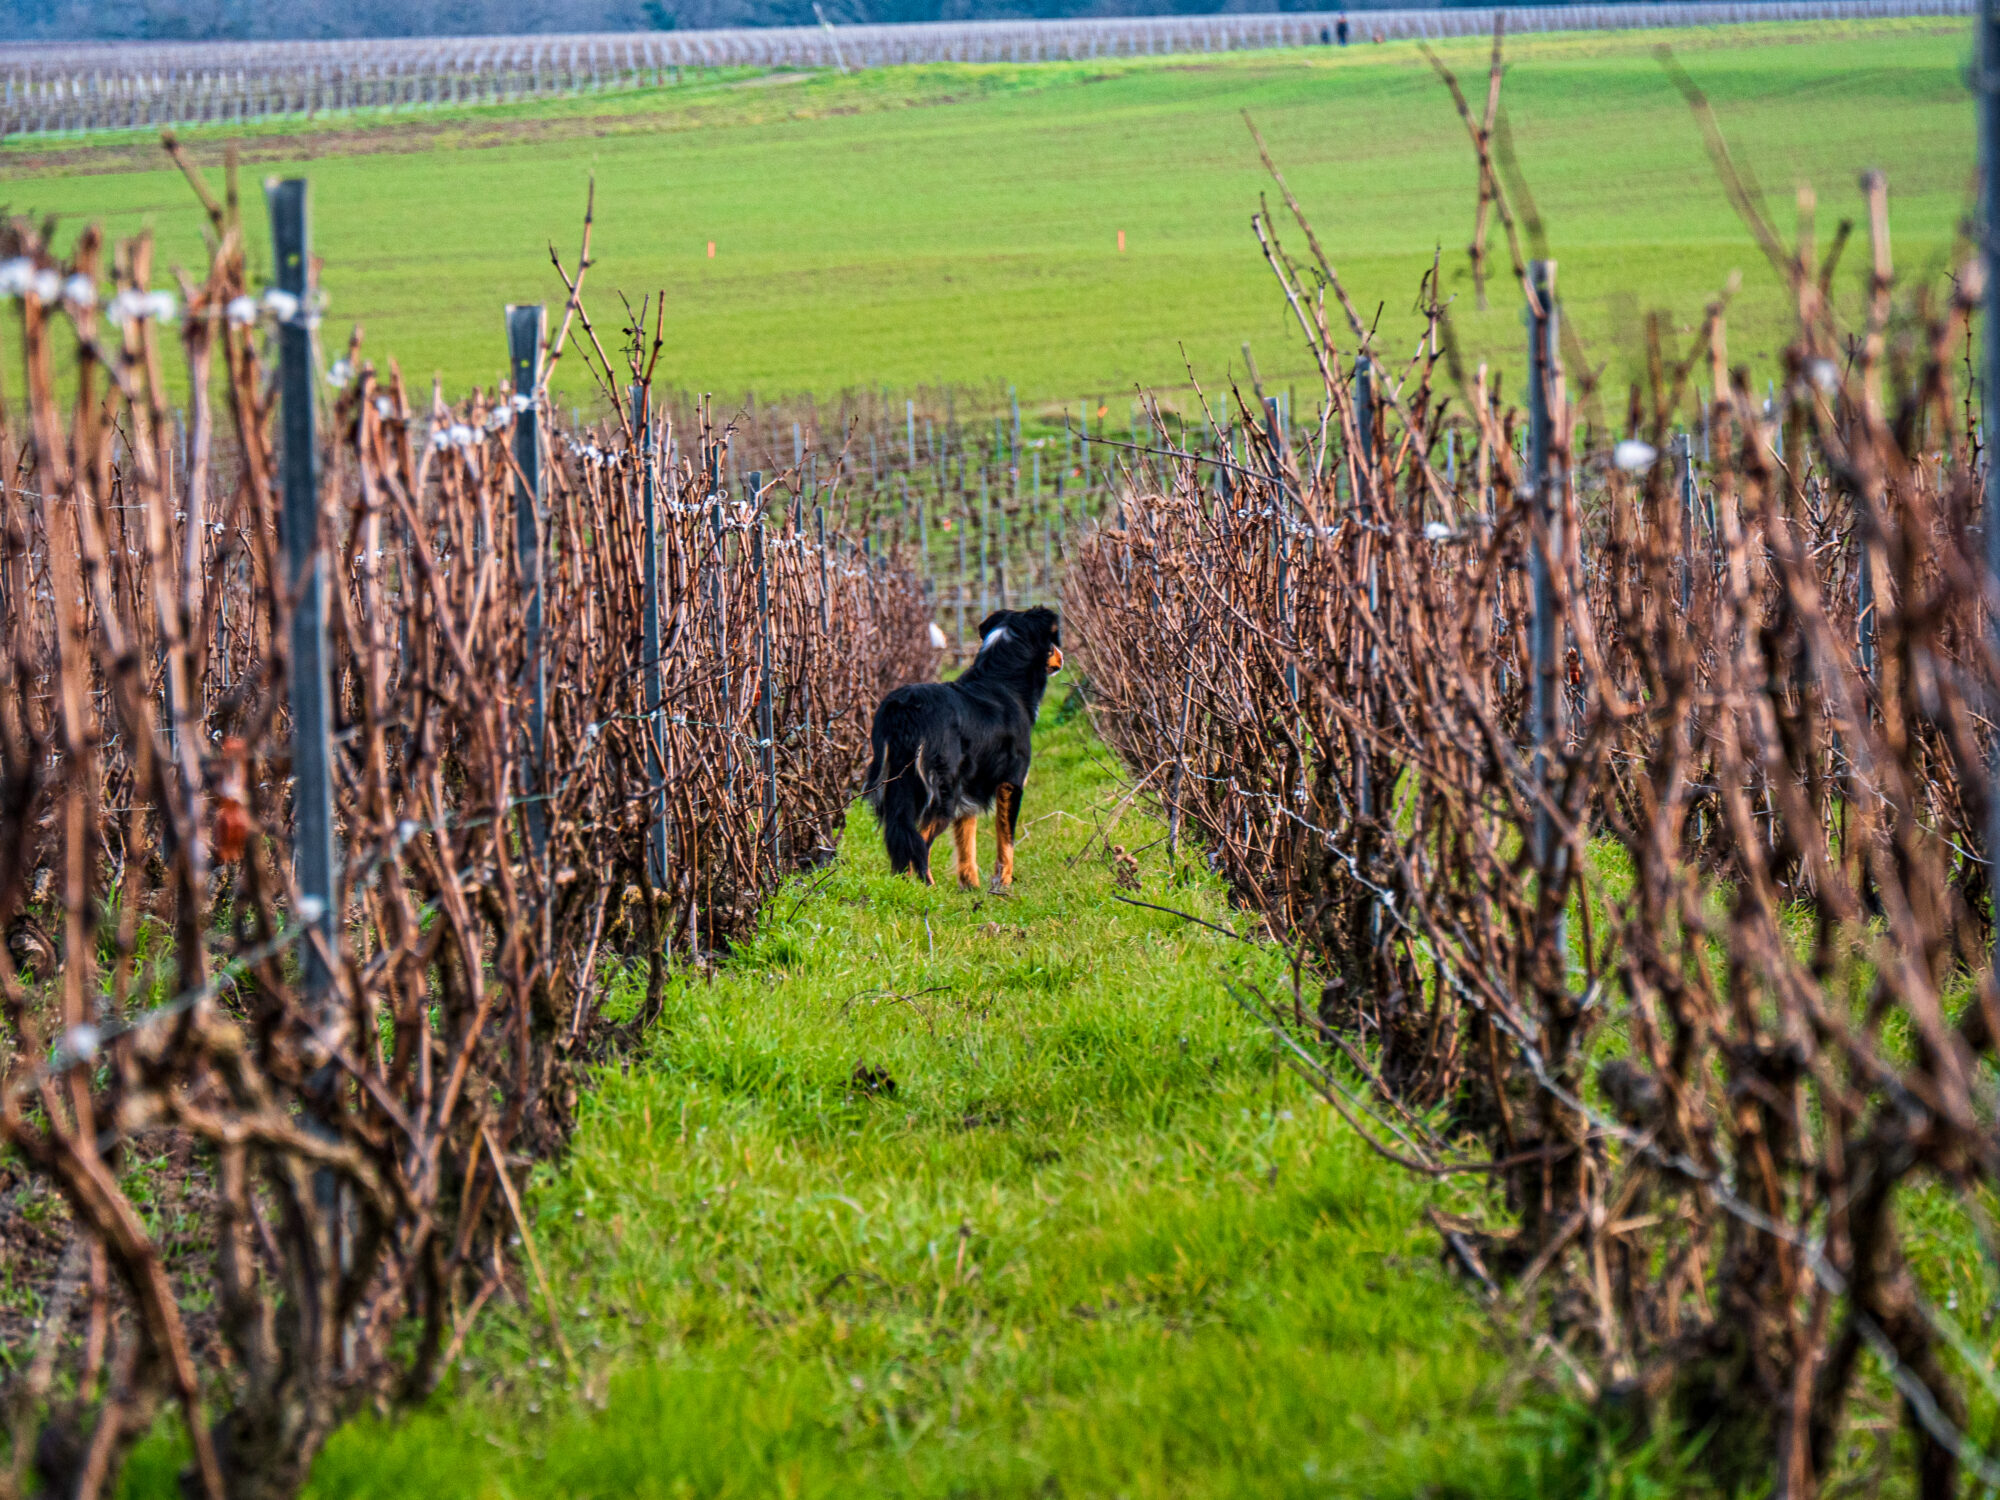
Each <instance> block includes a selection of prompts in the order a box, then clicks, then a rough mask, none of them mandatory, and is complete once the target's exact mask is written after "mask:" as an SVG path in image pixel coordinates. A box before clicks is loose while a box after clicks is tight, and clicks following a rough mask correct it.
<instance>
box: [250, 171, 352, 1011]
mask: <svg viewBox="0 0 2000 1500" xmlns="http://www.w3.org/2000/svg"><path fill="white" fill-rule="evenodd" d="M264 196H265V200H266V202H267V203H268V205H269V207H270V211H271V251H272V255H273V256H274V258H275V259H276V262H277V272H278V290H279V291H281V292H285V293H288V294H289V295H290V296H292V297H293V298H295V299H296V310H295V311H294V312H293V313H292V315H291V316H290V317H288V318H287V319H285V321H284V323H283V324H282V325H281V326H280V328H279V332H278V353H279V368H280V375H279V389H280V391H281V392H282V396H283V400H282V410H281V414H280V418H279V420H280V423H281V431H282V433H283V436H284V492H285V498H284V537H283V541H284V547H285V594H286V599H287V602H288V603H289V604H290V605H291V610H292V632H291V635H292V640H291V662H290V675H291V681H290V683H289V688H290V693H291V700H292V815H293V830H292V849H293V869H294V876H295V878H296V880H297V882H298V889H299V910H298V913H297V915H298V918H299V921H300V923H301V924H302V925H303V926H306V927H311V928H316V929H317V930H318V931H319V932H320V934H321V935H322V936H323V938H324V939H325V943H326V953H330V952H331V951H332V948H333V943H334V936H335V933H336V931H337V930H338V929H337V927H336V922H335V918H336V915H337V914H336V912H335V910H334V902H335V895H336V887H337V884H338V880H339V876H338V870H337V865H336V859H335V853H334V845H333V764H332V762H333V742H332V738H331V730H332V726H333V688H332V681H331V678H330V677H329V675H328V670H327V642H326V607H327V605H326V565H325V562H324V560H323V559H322V558H321V556H320V538H319V522H320V515H319V450H318V436H317V433H316V432H315V430H314V429H315V424H314V418H313V360H312V332H311V318H312V313H311V311H310V305H309V298H310V295H311V291H312V287H311V275H310V263H311V241H310V233H309V228H308V223H307V216H306V182H305V179H304V178H302V177H292V178H286V179H285V180H283V181H278V180H275V179H274V180H272V181H270V182H267V183H265V185H264ZM302 970H303V973H304V978H305V989H306V995H307V998H308V1000H309V1001H310V1002H312V1003H313V1005H314V1008H315V1009H318V1010H324V1009H325V1008H326V1007H327V1006H328V1005H329V1004H330V1003H331V1002H332V999H333V993H332V992H333V971H332V969H331V967H330V966H329V964H328V962H327V959H326V956H325V954H323V953H322V951H321V949H320V948H319V947H318V946H317V945H315V944H312V943H307V944H306V945H305V947H304V950H303V953H302Z"/></svg>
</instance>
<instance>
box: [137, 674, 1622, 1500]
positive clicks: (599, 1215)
mask: <svg viewBox="0 0 2000 1500" xmlns="http://www.w3.org/2000/svg"><path fill="white" fill-rule="evenodd" d="M1055 717H1056V715H1055V714H1054V712H1046V713H1045V714H1044V729H1043V732H1042V734H1041V737H1040V751H1039V758H1038V760H1037V764H1036V775H1035V781H1034V784H1033V786H1032V787H1031V789H1030V793H1029V798H1028V808H1027V826H1028V828H1029V830H1030V831H1029V834H1028V836H1027V838H1026V839H1025V840H1024V842H1023V843H1022V845H1021V859H1020V872H1019V873H1020V880H1019V885H1018V894H1017V895H1016V896H1015V897H1013V898H1012V899H994V898H991V897H986V896H980V897H973V896H966V895H962V894H960V893H959V892H958V891H956V890H955V889H946V888H943V887H940V888H938V889H936V890H934V891H924V890H920V889H919V888H917V887H916V886H914V885H912V884H910V883H909V882H907V881H898V880H892V879H891V878H889V877H888V875H887V874H886V867H885V862H884V860H883V857H882V853H881V848H880V843H879V840H878V839H877V837H876V836H875V833H874V830H873V826H872V824H871V823H870V822H869V820H868V818H867V816H866V814H865V812H858V813H857V815H856V818H855V825H854V827H853V828H852V830H851V832H850V834H849V836H848V838H847V840H846V843H845V846H844V849H843V853H842V856H841V859H840V861H839V863H838V864H837V865H836V866H835V867H834V868H833V870H832V872H831V874H830V875H829V876H828V877H827V878H826V879H825V880H824V882H823V883H822V884H821V885H819V887H818V888H817V890H816V891H815V892H813V893H811V894H804V887H803V883H802V884H801V886H800V888H799V890H798V891H797V892H795V893H794V894H793V895H791V896H789V897H787V898H786V899H784V900H781V901H780V902H778V903H777V904H776V905H775V906H774V908H773V909H772V914H771V916H770V917H769V919H768V920H767V921H766V923H765V925H764V927H763V929H762V930H761V932H760V934H759V936H758V938H757V940H756V941H755V942H754V943H753V944H751V945H749V946H748V947H746V948H745V949H744V950H742V951H740V952H739V953H738V954H736V955H735V956H734V957H733V958H732V959H731V960H730V961H728V962H727V963H726V964H725V965H724V966H723V968H722V970H721V972H720V973H719V974H718V975H717V976H716V978H715V979H714V981H713V982H712V983H710V982H704V981H701V980H691V981H689V982H688V983H686V984H684V985H681V986H679V987H677V988H676V989H675V991H674V993H673V996H672V999H671V1002H670V1004H669V1008H668V1012H667V1015H666V1017H665V1019H664V1021H663V1022H662V1024H661V1026H660V1027H659V1029H658V1032H657V1039H656V1043H655V1046H654V1049H653V1052H652V1055H651V1057H650V1058H648V1059H646V1060H644V1061H642V1062H640V1063H638V1064H635V1065H634V1066H632V1067H630V1068H629V1069H627V1070H624V1071H622V1072H614V1073H611V1074H608V1075H607V1076H605V1077H604V1078H603V1079H602V1081H601V1084H600V1086H599V1088H598V1089H597V1091H596V1092H595V1094H594V1095H593V1097H592V1099H591V1101H590V1104H589V1106H588V1109H587V1114H586V1118H585V1121H584V1123H583V1126H582V1129H581V1131H580V1133H579V1135H578V1138H577V1140H576V1143H575V1149H574V1152H573V1154H572V1157H571V1160H570V1161H569V1163H568V1165H567V1166H565V1167H564V1168H563V1169H561V1170H560V1171H557V1172H553V1173H549V1174H545V1175H544V1176H543V1178H542V1179H541V1180H540V1181H539V1182H538V1183H537V1186H536V1188H535V1191H534V1193H533V1197H532V1200H531V1201H532V1204H533V1210H534V1212H535V1214H536V1216H537V1234H538V1238H539V1240H540V1246H541V1250H542V1254H543V1256H544V1258H545V1260H546V1261H547V1262H548V1264H549V1267H550V1273H551V1276H552V1278H553V1280H554V1283H555V1285H556V1286H557V1287H558V1288H559V1289H560V1291H559V1294H558V1295H559V1299H560V1303H561V1311H562V1315H563V1319H564V1322H565V1325H566V1328H567V1332H568V1335H569V1337H570V1339H571V1341H572V1342H573V1343H574V1344H575V1345H576V1346H577V1347H578V1349H579V1351H580V1353H581V1354H582V1356H583V1362H584V1365H585V1367H586V1371H587V1374H586V1376H585V1378H584V1380H583V1382H582V1388H581V1391H579V1390H578V1388H577V1387H575V1386H571V1385H567V1384H566V1383H565V1382H564V1381H563V1379H562V1378H561V1369H560V1364H559V1363H557V1364H555V1365H554V1366H553V1367H551V1359H552V1357H553V1356H554V1354H555V1351H554V1350H553V1349H552V1348H551V1347H549V1342H548V1338H547V1334H546V1330H545V1328H544V1326H543V1325H542V1323H541V1321H540V1319H539V1317H537V1316H535V1315H533V1313H532V1312H531V1311H526V1310H520V1309H515V1310H512V1311H502V1312H500V1313H498V1314H497V1315H496V1317H495V1321H493V1322H492V1323H490V1324H489V1325H488V1328H487V1330H486V1332H484V1333H483V1334H482V1335H481V1337H480V1339H479V1340H478V1343H477V1347H476V1348H475V1350H474V1352H473V1353H472V1355H471V1357H470V1358H469V1359H468V1361H467V1362H466V1363H465V1364H464V1365H463V1366H461V1367H460V1374H459V1382H458V1383H459V1390H458V1391H457V1392H456V1393H455V1394H452V1395H449V1396H446V1397H442V1398H440V1400H439V1401H438V1402H437V1403H435V1405H434V1407H433V1408H432V1409H431V1410H429V1411H427V1412H426V1413H424V1414H422V1415H420V1416H418V1417H416V1418H415V1419H413V1420H410V1421H409V1422H407V1423H405V1424H402V1425H400V1426H385V1425H382V1424H377V1423H362V1424H359V1425H358V1426H356V1427H355V1428H352V1429H350V1430H348V1431H347V1432H345V1433H343V1434H342V1435H340V1437H339V1438H337V1440H336V1441H335V1442H334V1444H333V1446H332V1448H331V1449H330V1450H329V1451H328V1453H327V1454H326V1456H325V1458H324V1459H323V1460H322V1462H321V1464H320V1466H319V1472H318V1474H317V1476H316V1479H315V1484H314V1494H316V1495H317V1496H319V1497H322V1500H332V1497H352V1500H360V1497H364V1496H383V1497H387V1496H398V1497H402V1496H409V1495H413V1494H421V1495H424V1496H426V1497H427V1500H447V1497H453V1496H527V1495H535V1496H585V1495H591V1496H595V1495H605V1496H611V1495H619V1496H624V1495H640V1496H654V1495H658V1496H692V1495H704V1496H707V1495H717V1496H720V1495H745V1494H760V1495H761V1494H778V1495H784V1496H801V1495H855V1494H869V1495H876V1494H897V1495H971V1494H977V1495H1030V1494H1034V1495H1043V1494H1057V1493H1061V1494H1073V1495H1111V1494H1120V1495H1131V1496H1151V1495H1204V1496H1206V1495H1235V1494H1242V1495H1251V1494H1255V1495H1258V1496H1271V1495H1277V1494H1326V1493H1353V1492H1355V1491H1356V1490H1357V1489H1365V1490H1366V1491H1367V1492H1368V1493H1371V1494H1377V1495H1391V1494H1412V1493H1418V1492H1423V1491H1424V1487H1425V1486H1427V1485H1429V1486H1434V1487H1435V1488H1433V1489H1431V1490H1430V1491H1428V1492H1429V1493H1433V1494H1440V1493H1460V1494H1481V1495H1488V1494H1501V1493H1509V1492H1512V1493H1519V1494H1523V1495H1526V1494H1536V1493H1564V1494H1582V1493H1586V1492H1591V1491H1595V1492H1597V1493H1636V1492H1645V1490H1646V1486H1645V1484H1644V1483H1643V1482H1640V1481H1638V1480H1636V1479H1635V1478H1634V1477H1633V1475H1631V1474H1630V1473H1628V1472H1627V1471H1626V1470H1625V1469H1623V1468H1621V1467H1618V1466H1611V1467H1609V1468H1602V1467H1599V1466H1598V1464H1597V1462H1596V1460H1597V1455H1595V1454H1594V1453H1592V1452H1591V1451H1589V1450H1588V1448H1587V1446H1585V1445H1584V1444H1583V1443H1582V1442H1581V1440H1580V1438H1579V1436H1578V1434H1579V1432H1580V1429H1579V1428H1578V1427H1577V1426H1576V1425H1575V1424H1574V1423H1572V1422H1571V1421H1570V1420H1569V1419H1567V1418H1566V1417H1564V1416H1563V1415H1562V1414H1560V1413H1553V1414H1552V1413H1549V1412H1546V1411H1538V1410H1537V1409H1534V1408H1527V1409H1517V1410H1516V1411H1515V1412H1513V1413H1512V1414H1511V1415H1506V1416H1502V1415H1498V1414H1496V1412H1495V1410H1494V1404H1493V1392H1494V1390H1495V1388H1496V1387H1495V1382H1496V1381H1497V1378H1498V1375H1499V1371H1498V1369H1497V1366H1496V1364H1495V1362H1494V1360H1493V1358H1492V1356H1491V1355H1489V1354H1488V1353H1487V1352H1486V1351H1485V1348H1484V1345H1483V1342H1482V1336H1481V1327H1482V1324H1481V1320H1480V1318H1479V1316H1478V1314H1477V1311H1476V1309H1475V1308H1473V1307H1472V1305H1471V1303H1470V1299H1469V1298H1468V1297H1467V1296H1466V1294H1465V1293H1464V1292H1463V1291H1462V1290H1461V1288H1460V1287H1459V1286H1458V1285H1457V1284H1455V1283H1454V1282H1452V1281H1451V1280H1449V1279H1448V1278H1447V1277H1446V1276H1445V1275H1444V1274H1443V1272H1442V1271H1441V1270H1440V1269H1439V1267H1438V1265H1437V1264H1436V1260H1435V1255H1436V1242H1435V1238H1434V1236H1433V1235H1431V1234H1430V1233H1429V1232H1428V1231H1427V1230H1426V1229H1425V1228H1424V1227H1423V1226H1422V1221H1421V1218H1420V1207H1421V1204H1422V1201H1423V1194H1424V1190H1423V1189H1422V1188H1421V1187H1419V1186H1418V1185H1417V1184H1415V1183H1413V1182H1412V1181H1411V1180H1410V1179H1408V1178H1406V1177H1404V1176H1402V1175H1400V1174H1398V1173H1397V1172H1396V1171H1394V1170H1393V1169H1392V1168H1389V1167H1388V1166H1386V1165H1385V1164H1384V1163H1382V1162H1381V1161H1380V1160H1379V1159H1377V1158H1375V1157H1373V1156H1371V1155H1370V1154H1368V1152H1367V1151H1366V1150H1365V1148H1363V1147H1362V1146H1361V1145H1360V1144H1359V1143H1358V1142H1357V1141H1356V1139H1355V1138H1354V1137H1353V1135H1352V1134H1351V1133H1349V1132H1348V1131H1346V1130H1345V1129H1344V1128H1342V1127H1341V1125H1340V1124H1339V1122H1338V1120H1337V1118H1336V1117H1334V1115H1333V1114H1332V1112H1331V1111H1330V1110H1327V1109H1325V1108H1324V1107H1323V1106H1318V1105H1316V1104H1314V1103H1312V1102H1311V1101H1310V1100H1308V1099H1307V1098H1306V1097H1305V1096H1304V1094H1303V1093H1302V1091H1301V1090H1300V1089H1299V1088H1298V1087H1295V1086H1294V1085H1293V1083H1292V1081H1291V1077H1290V1075H1289V1074H1285V1075H1283V1076H1282V1078H1281V1079H1280V1081H1279V1082H1278V1084H1277V1086H1276V1087H1275V1089H1274V1085H1273V1077H1272V1071H1271V1059H1270V1053H1269V1049H1268V1047H1267V1045H1265V1044H1264V1043H1263V1041H1262V1040H1261V1039H1260V1037H1259V1035H1258V1033H1257V1031H1256V1029H1255V1028H1254V1026H1253V1025H1251V1024H1250V1023H1249V1022H1248V1021H1247V1020H1246V1019H1245V1018H1243V1017H1242V1016H1241V1014H1240V1012H1237V1011H1235V1010H1234V1009H1233V1008H1232V1007H1231V1005H1230V1003H1229V1001H1228V1000H1227V998H1226V997H1225V995H1224V994H1223V991H1222V988H1221V983H1220V975H1221V974H1223V973H1236V974H1242V975H1247V976H1249V977H1252V978H1255V979H1257V980H1259V981H1261V982H1264V983H1267V984H1275V983H1279V982H1281V975H1280V970H1281V967H1282V966H1281V963H1280V962H1279V959H1278V957H1277V955H1276V954H1274V953H1273V952H1272V951H1271V950H1269V949H1266V948H1252V947H1246V946H1243V945H1240V944H1234V943H1230V942H1228V941H1226V940H1224V939H1222V938H1220V937H1216V936H1214V935H1212V934H1209V933H1206V932H1204V931H1203V930H1202V929H1200V928H1196V927H1191V926H1189V925H1186V924H1183V923H1180V922H1177V921H1175V920H1173V919H1171V918H1168V917H1165V916H1160V915H1156V914H1154V913H1150V912H1144V911H1139V910H1136V909H1134V908H1132V907H1129V906H1122V905H1119V904H1117V903H1115V902H1113V901H1112V900H1111V899H1110V892H1111V891H1112V890H1113V888H1114V887H1113V885H1112V882H1111V879H1110V876H1109V874H1108V873H1107V869H1106V866H1105V863H1104V861H1103V859H1102V857H1101V845H1100V846H1099V848H1098V850H1097V851H1096V852H1093V853H1091V854H1089V855H1086V856H1084V857H1082V858H1078V856H1079V855H1080V854H1081V853H1082V851H1083V850H1084V848H1085V845H1086V842H1087V839H1088V837H1089V834H1090V832H1091V821H1090V820H1093V819H1102V818H1103V817H1104V816H1105V815H1106V813H1107V812H1108V811H1109V810H1110V809H1111V808H1112V806H1113V803H1114V798H1115V796H1116V794H1117V791H1118V788H1117V786H1116V784H1115V783H1114V782H1113V780H1112V779H1111V776H1110V773H1109V769H1108V767H1107V766H1106V765H1105V763H1104V761H1103V759H1102V753H1103V752H1102V750H1101V748H1100V747H1099V746H1098V745H1097V744H1096V742H1095V741H1094V740H1093V739H1092V738H1091V737H1090V736H1089V734H1088V732H1087V730H1085V728H1084V727H1083V726H1082V724H1081V723H1080V722H1072V723H1070V724H1068V725H1052V724H1051V723H1050V721H1051V720H1052V719H1054V718H1055ZM1159 835H1160V830H1159V829H1158V828H1157V827H1156V826H1154V825H1152V824H1151V823H1150V822H1148V821H1147V820H1146V819H1144V818H1143V817H1142V816H1140V815H1138V814H1136V813H1128V814H1127V815H1126V816H1125V818H1124V820H1123V822H1122V824H1121V826H1120V827H1119V829H1118V830H1117V832H1116V833H1115V834H1114V837H1115V838H1117V839H1120V840H1123V841H1124V842H1126V843H1128V844H1130V845H1131V846H1133V847H1135V848H1141V847H1143V846H1145V845H1147V844H1148V842H1149V841H1152V840H1156V839H1158V837H1159ZM1161 854H1162V851H1161V850H1160V849H1159V848H1157V847H1154V848H1151V849H1149V850H1147V851H1146V852H1144V853H1143V854H1142V856H1141V858H1142V863H1143V865H1144V866H1145V868H1146V870H1147V872H1148V873H1147V877H1146V884H1147V899H1153V900H1161V901H1168V902H1171V903H1173V904H1177V905H1180V906H1181V907H1183V908H1184V909H1187V910H1191V911H1194V912H1196V913H1199V914H1201V915H1203V916H1206V917H1208V918H1210V919H1212V920H1216V921H1221V922H1228V921H1231V920H1236V921H1239V922H1240V921H1241V920H1242V919H1241V917H1240V914H1232V913H1231V912H1230V910H1229V908H1228V906H1227V904H1226V902H1225V900H1224V898H1223V895H1222V893H1221V891H1220V890H1219V888H1218V887H1217V885H1216V884H1215V883H1214V882H1213V881H1212V880H1210V879H1209V878H1207V877H1205V876H1203V877H1199V878H1191V879H1190V880H1189V881H1188V882H1187V883H1186V884H1185V885H1179V886H1175V887H1173V888H1171V889H1170V890H1169V889H1168V888H1167V887H1166V886H1165V884H1164V882H1163V879H1162V874H1163V871H1162V866H1163V860H1162V858H1161ZM1072 861H1075V863H1074V865H1073V866H1072V863H1071V862H1072ZM947 862H948V861H947V858H946V857H943V856H941V857H940V860H939V865H940V868H943V867H944V866H945V865H946V864H947ZM888 992H895V993H897V994H901V995H905V996H909V997H911V998H910V999H908V1000H907V1001H898V1000H893V999H890V998H888ZM861 1062H866V1063H868V1064H870V1065H872V1066H875V1067H879V1068H885V1069H886V1070H887V1071H888V1072H889V1073H890V1074H891V1075H893V1077H894V1078H895V1079H896V1081H897V1089H896V1091H895V1094H894V1096H893V1098H877V1099H872V1100H871V1099H868V1098H866V1097H860V1098H857V1097H856V1096H855V1094H854V1093H853V1091H852V1090H851V1089H850V1086H849V1079H850V1076H851V1074H852V1071H853V1069H854V1068H855V1066H856V1064H857V1063H861ZM599 1402H601V1403H602V1405H601V1409H600V1406H599V1404H598V1403H599ZM154 1472H155V1473H156V1474H159V1475H160V1478H161V1479H162V1480H163V1479H164V1475H163V1474H162V1473H161V1472H160V1471H159V1470H155V1471H154ZM150 1489H151V1486H150V1485H148V1484H147V1483H146V1482H144V1480H143V1479H142V1480H141V1481H140V1482H137V1483H135V1484H134V1485H133V1486H131V1492H133V1493H142V1492H148V1491H149V1490H150Z"/></svg>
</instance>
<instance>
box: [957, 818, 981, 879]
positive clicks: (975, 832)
mask: <svg viewBox="0 0 2000 1500" xmlns="http://www.w3.org/2000/svg"><path fill="white" fill-rule="evenodd" d="M951 843H952V847H953V848H954V849H956V850H957V851H958V883H959V884H960V885H961V886H963V887H964V888H965V889H966V890H968V891H976V890H978V889H979V819H977V818H955V819H953V820H952V825H951Z"/></svg>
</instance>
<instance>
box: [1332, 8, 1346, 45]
mask: <svg viewBox="0 0 2000 1500" xmlns="http://www.w3.org/2000/svg"><path fill="white" fill-rule="evenodd" d="M1333 34H1334V36H1335V38H1337V39H1338V40H1339V42H1340V45H1341V46H1343V47H1345V46H1346V45H1347V17H1346V16H1340V17H1338V18H1336V19H1335V21H1334V23H1333Z"/></svg>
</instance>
